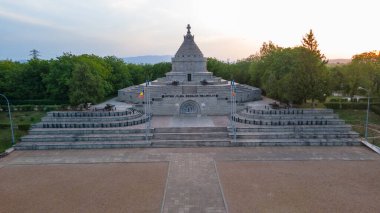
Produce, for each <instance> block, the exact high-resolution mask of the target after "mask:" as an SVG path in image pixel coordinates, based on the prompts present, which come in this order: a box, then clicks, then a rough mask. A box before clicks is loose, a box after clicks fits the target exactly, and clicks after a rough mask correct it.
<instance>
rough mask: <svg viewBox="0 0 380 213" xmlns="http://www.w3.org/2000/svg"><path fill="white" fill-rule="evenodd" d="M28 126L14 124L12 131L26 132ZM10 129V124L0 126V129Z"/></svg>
mask: <svg viewBox="0 0 380 213" xmlns="http://www.w3.org/2000/svg"><path fill="white" fill-rule="evenodd" d="M30 126H31V125H30V124H14V123H13V128H14V129H19V130H25V131H28V130H29V129H30ZM10 127H11V125H10V124H8V123H7V124H0V129H9V128H10Z"/></svg>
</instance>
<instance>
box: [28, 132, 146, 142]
mask: <svg viewBox="0 0 380 213" xmlns="http://www.w3.org/2000/svg"><path fill="white" fill-rule="evenodd" d="M152 136H153V134H152V133H150V134H148V137H149V138H151V137H152ZM145 137H146V136H145V134H121V135H114V134H112V135H107V134H90V135H27V136H24V137H22V138H21V142H78V141H133V140H144V139H145Z"/></svg>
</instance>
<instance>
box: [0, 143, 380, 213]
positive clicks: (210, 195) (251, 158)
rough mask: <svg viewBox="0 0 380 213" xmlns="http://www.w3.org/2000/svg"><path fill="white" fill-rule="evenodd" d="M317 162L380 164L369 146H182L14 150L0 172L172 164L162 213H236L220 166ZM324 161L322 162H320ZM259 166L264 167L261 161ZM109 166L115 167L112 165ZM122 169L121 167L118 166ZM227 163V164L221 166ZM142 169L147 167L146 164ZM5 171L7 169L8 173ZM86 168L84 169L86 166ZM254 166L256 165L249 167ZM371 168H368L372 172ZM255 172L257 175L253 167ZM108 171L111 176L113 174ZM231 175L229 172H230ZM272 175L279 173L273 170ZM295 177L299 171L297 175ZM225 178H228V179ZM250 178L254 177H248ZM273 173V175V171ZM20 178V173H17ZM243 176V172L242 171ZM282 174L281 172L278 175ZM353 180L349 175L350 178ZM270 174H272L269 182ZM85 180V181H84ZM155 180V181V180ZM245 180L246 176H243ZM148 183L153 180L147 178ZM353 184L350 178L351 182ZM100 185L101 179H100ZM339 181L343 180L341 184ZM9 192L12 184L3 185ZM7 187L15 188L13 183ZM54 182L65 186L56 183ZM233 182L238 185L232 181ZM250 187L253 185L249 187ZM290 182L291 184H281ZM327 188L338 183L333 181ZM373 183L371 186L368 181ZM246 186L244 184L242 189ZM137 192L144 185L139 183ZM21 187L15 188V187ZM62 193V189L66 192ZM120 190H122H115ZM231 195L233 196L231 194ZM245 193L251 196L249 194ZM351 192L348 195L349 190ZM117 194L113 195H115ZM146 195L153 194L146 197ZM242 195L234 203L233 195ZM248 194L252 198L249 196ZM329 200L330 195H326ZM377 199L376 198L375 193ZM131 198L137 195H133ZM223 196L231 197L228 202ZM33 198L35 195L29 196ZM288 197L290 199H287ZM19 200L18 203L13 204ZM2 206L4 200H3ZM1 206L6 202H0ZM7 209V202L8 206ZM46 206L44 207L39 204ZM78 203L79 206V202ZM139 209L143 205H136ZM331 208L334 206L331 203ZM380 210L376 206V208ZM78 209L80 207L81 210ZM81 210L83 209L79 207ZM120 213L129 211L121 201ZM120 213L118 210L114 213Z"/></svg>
mask: <svg viewBox="0 0 380 213" xmlns="http://www.w3.org/2000/svg"><path fill="white" fill-rule="evenodd" d="M280 161H282V162H290V164H291V162H305V161H306V162H310V161H313V162H316V164H317V165H316V167H315V170H314V169H311V168H309V171H311V173H312V172H313V171H315V172H316V174H317V173H318V174H319V173H322V174H323V165H325V166H326V165H328V164H326V162H327V161H331V162H333V161H335V162H342V161H344V162H347V163H346V164H350V162H373V163H375V162H380V156H379V155H377V154H375V153H373V152H371V151H370V150H368V149H367V148H365V147H258V148H243V147H234V148H179V149H174V148H173V149H164V148H161V149H110V150H60V151H53V150H52V151H15V152H13V153H11V154H10V155H9V156H7V157H5V158H2V159H0V173H1V172H2V173H3V174H6V173H7V172H8V170H7V169H9V168H17V167H19V168H20V166H26V165H28V168H33V167H35V166H37V167H38V166H41V165H49V167H59V165H86V164H92V165H94V164H97V165H107V164H110V163H112V164H114V163H119V164H120V163H154V162H162V163H167V162H168V163H169V166H168V171H167V178H166V181H164V182H163V183H161V184H163V187H162V188H163V189H164V191H163V192H161V193H162V199H161V212H183V213H187V212H228V211H230V212H232V211H231V209H229V208H228V206H229V202H231V204H232V206H233V209H237V210H235V211H233V212H241V211H240V210H239V208H240V207H239V205H238V204H237V202H240V201H241V199H240V198H239V196H241V195H239V193H238V192H237V191H234V190H233V189H234V186H233V185H231V184H230V182H231V181H233V180H234V178H233V177H232V176H231V175H234V174H228V171H230V169H229V170H228V171H227V170H221V171H218V170H219V169H223V168H224V167H223V166H222V167H220V168H219V166H218V162H231V163H230V164H231V166H232V167H231V168H234V167H235V166H234V165H235V163H234V162H236V165H240V164H239V163H238V162H257V163H259V162H266V163H269V164H271V163H270V162H280ZM318 162H320V163H318ZM259 164H260V163H259ZM110 165H111V164H110ZM120 165H122V164H120ZM221 165H223V164H221ZM142 166H143V164H142ZM5 168H7V169H5ZM84 168H85V167H84ZM247 168H253V167H247ZM370 170H371V168H370V167H369V168H368V173H371V172H370ZM251 171H254V170H252V169H251ZM334 171H337V172H338V173H340V174H344V173H345V170H344V169H342V171H340V170H339V167H337V168H336V169H335V170H334ZM109 172H112V171H111V170H110V171H109ZM218 172H221V173H222V174H225V175H224V176H225V177H228V175H229V176H231V177H232V179H231V181H230V180H229V179H228V178H224V179H225V181H224V182H221V180H220V179H219V173H218ZM226 172H227V173H226ZM272 172H273V173H275V172H276V171H275V170H273V171H272ZM296 173H297V172H296ZM147 174H148V173H147ZM226 174H227V176H226ZM247 174H249V175H252V174H254V173H252V174H250V173H247ZM270 174H271V173H270ZM14 175H16V176H17V174H14ZM243 175H245V173H243ZM279 175H281V173H280V174H279ZM347 175H348V176H350V174H347ZM270 177H271V175H269V178H270ZM41 178H44V173H40V174H38V179H41ZM86 178H89V177H86V176H84V177H83V180H86ZM151 178H154V177H151ZM240 178H242V180H246V178H248V177H244V176H242V177H240ZM147 180H149V178H148V179H147ZM349 180H350V179H349ZM97 181H100V182H101V181H102V180H97ZM337 181H339V180H337ZM2 184H4V183H2V182H0V188H1V187H6V188H7V189H8V190H9V187H11V186H8V185H6V186H2ZM9 184H12V182H10V183H9ZM55 184H63V183H59V182H56V183H55ZM234 184H235V183H234ZM247 184H248V185H249V183H247ZM283 184H285V185H286V184H287V183H283ZM329 184H335V183H334V182H331V183H329ZM369 184H370V183H369ZM222 185H223V186H225V187H227V189H228V193H229V194H228V196H227V197H225V196H224V193H223V188H222V187H221V186H222ZM243 186H244V185H242V186H240V187H243ZM26 187H31V188H33V187H34V186H33V184H26ZM136 187H137V188H140V187H144V185H138V186H136ZM15 189H17V187H15ZM62 190H64V189H62ZM114 190H116V191H117V190H120V189H117V188H116V189H114ZM231 193H232V194H231ZM247 193H253V192H251V191H249V190H247ZM348 193H350V192H348ZM118 194H119V193H118V192H115V193H114V195H115V196H117V195H118ZM145 196H149V194H146V195H145ZM234 196H235V197H236V196H238V197H237V198H236V199H235V197H234ZM246 196H250V195H249V194H247V195H246ZM326 196H329V195H326ZM375 196H378V194H375ZM132 197H133V196H132ZM225 198H230V200H226V199H225ZM30 199H31V200H33V199H34V198H33V197H30ZM289 199H290V198H289ZM9 202H10V203H11V202H17V200H13V201H12V200H11V201H9ZM0 204H1V201H0ZM1 205H3V204H1ZM4 205H5V204H4ZM41 205H42V204H41ZM78 205H81V204H80V203H79V204H78ZM135 205H144V204H143V203H141V202H140V203H139V202H138V201H136V202H135ZM332 205H333V204H332ZM375 207H378V206H375ZM78 208H79V207H78ZM80 208H84V207H83V206H80ZM120 208H121V209H120V211H121V212H122V209H124V208H126V207H124V206H122V203H120ZM116 212H117V211H116Z"/></svg>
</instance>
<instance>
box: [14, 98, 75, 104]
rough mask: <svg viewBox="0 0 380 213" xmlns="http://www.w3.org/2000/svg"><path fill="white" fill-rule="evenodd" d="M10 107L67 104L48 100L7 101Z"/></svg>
mask: <svg viewBox="0 0 380 213" xmlns="http://www.w3.org/2000/svg"><path fill="white" fill-rule="evenodd" d="M9 102H10V104H12V105H63V104H68V103H67V102H65V101H62V100H49V99H39V100H9Z"/></svg>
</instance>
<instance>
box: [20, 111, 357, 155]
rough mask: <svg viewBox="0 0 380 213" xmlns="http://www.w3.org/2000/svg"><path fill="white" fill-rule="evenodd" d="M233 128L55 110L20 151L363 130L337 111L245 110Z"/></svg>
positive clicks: (342, 137)
mask: <svg viewBox="0 0 380 213" xmlns="http://www.w3.org/2000/svg"><path fill="white" fill-rule="evenodd" d="M233 119H234V121H236V122H237V128H236V140H235V139H234V133H233V129H232V128H227V127H160V128H154V129H153V128H151V129H149V130H148V131H146V130H145V125H139V124H142V123H144V122H146V121H147V120H148V118H146V117H145V116H144V115H143V114H142V113H141V112H139V111H137V110H132V109H129V110H127V111H125V112H120V111H118V112H49V113H48V114H47V116H46V117H44V118H43V119H42V121H41V122H40V123H37V124H36V125H34V126H33V127H32V129H31V130H30V131H29V134H28V135H27V136H24V137H22V138H21V142H20V143H17V144H16V146H15V149H19V150H23V149H87V148H130V147H141V148H143V147H205V146H207V147H228V146H353V145H361V142H360V139H359V134H358V133H356V132H354V131H352V129H351V126H350V125H347V124H345V123H344V121H342V120H340V119H339V117H338V116H337V115H336V114H334V113H333V111H332V110H326V109H324V110H310V109H287V110H273V109H260V110H254V109H245V110H243V111H240V112H239V113H237V114H236V115H234V116H233Z"/></svg>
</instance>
